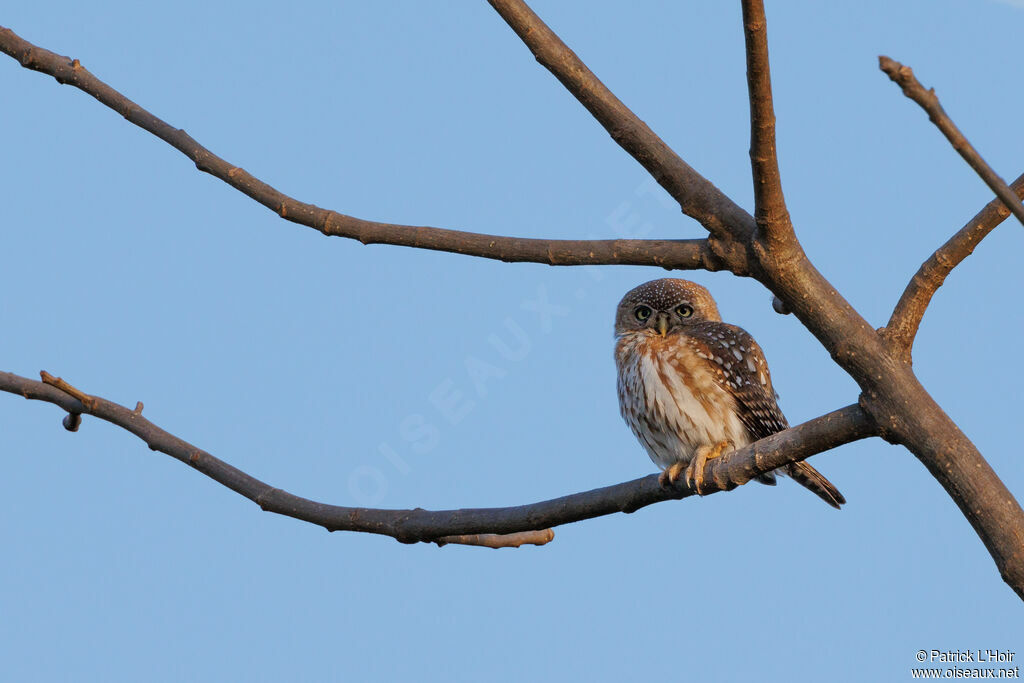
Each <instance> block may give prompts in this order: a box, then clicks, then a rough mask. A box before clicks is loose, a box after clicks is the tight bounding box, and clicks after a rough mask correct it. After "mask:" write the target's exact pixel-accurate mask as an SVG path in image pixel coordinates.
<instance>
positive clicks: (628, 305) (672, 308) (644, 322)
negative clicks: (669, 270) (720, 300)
mask: <svg viewBox="0 0 1024 683" xmlns="http://www.w3.org/2000/svg"><path fill="white" fill-rule="evenodd" d="M705 320H713V321H716V322H721V320H722V317H721V316H720V315H719V314H718V306H716V305H715V300H714V299H712V298H711V294H710V293H709V292H708V290H706V289H704V288H703V287H701V286H700V285H698V284H697V283H696V282H690V281H689V280H679V279H676V278H663V279H661V280H651V281H650V282H646V283H644V284H642V285H640V286H639V287H637V288H635V289H631V290H629V291H628V292H626V296H624V297H622V301H620V302H619V309H618V310H617V311H616V312H615V334H616V336H618V335H623V334H629V333H631V332H639V331H641V330H647V331H648V332H649V333H650V334H660V335H662V336H665V335H667V334H672V333H673V332H679V331H680V330H682V329H684V328H685V327H686V326H688V325H692V324H694V323H696V322H701V321H705Z"/></svg>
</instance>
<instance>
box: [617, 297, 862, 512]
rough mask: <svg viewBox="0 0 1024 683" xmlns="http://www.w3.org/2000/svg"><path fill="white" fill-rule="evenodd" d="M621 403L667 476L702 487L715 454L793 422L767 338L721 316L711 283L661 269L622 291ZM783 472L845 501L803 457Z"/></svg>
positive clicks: (829, 499) (768, 478)
mask: <svg viewBox="0 0 1024 683" xmlns="http://www.w3.org/2000/svg"><path fill="white" fill-rule="evenodd" d="M615 365H616V368H617V369H618V387H619V409H620V411H621V412H622V417H623V419H625V420H626V423H627V424H628V425H629V427H630V429H632V430H633V433H634V434H636V438H637V439H639V440H640V443H641V444H643V446H644V448H645V449H646V450H647V453H648V455H650V456H651V460H653V461H654V462H655V464H657V465H658V467H660V468H661V469H662V473H661V482H662V485H667V484H669V483H675V482H676V481H677V480H678V479H679V477H680V475H682V476H683V477H684V480H685V481H686V483H687V484H690V485H692V486H693V487H694V488H696V490H697V493H701V492H702V491H701V489H702V487H703V485H704V481H703V472H704V465H705V464H706V462H707V460H708V459H709V458H715V457H718V456H719V455H721V454H722V453H724V452H728V451H731V450H735V449H737V448H742V447H744V446H746V445H748V444H751V443H753V442H754V441H757V440H758V439H761V438H763V437H766V436H768V435H770V434H774V433H775V432H780V431H782V430H783V429H786V428H787V427H788V426H789V424H788V423H787V422H786V417H785V416H784V415H783V414H782V411H781V410H779V406H778V404H777V403H776V398H777V396H776V394H775V390H774V389H773V388H772V378H771V375H770V374H769V373H768V364H767V363H766V362H765V359H764V354H763V353H762V352H761V347H759V346H758V345H757V342H755V341H754V339H753V337H751V336H750V335H749V334H747V333H746V332H745V331H744V330H742V329H740V328H739V327H736V326H735V325H729V324H727V323H723V322H722V318H721V316H720V315H719V314H718V307H717V306H716V305H715V300H714V299H712V298H711V294H710V293H708V290H706V289H704V288H703V287H701V286H700V285H698V284H696V283H694V282H690V281H688V280H678V279H672V278H665V279H662V280H653V281H651V282H648V283H646V284H643V285H640V286H639V287H637V288H636V289H633V290H631V291H629V292H627V293H626V296H624V297H623V298H622V301H621V302H619V308H618V310H617V311H616V313H615ZM777 473H783V474H787V475H789V476H790V477H792V478H793V479H795V480H796V481H797V482H798V483H799V484H802V485H803V486H805V487H807V488H809V489H810V490H811V491H813V492H814V493H816V494H817V495H818V497H819V498H821V499H822V500H824V501H825V502H826V503H828V504H829V505H831V506H833V507H835V508H838V507H839V506H840V505H842V504H843V503H845V502H846V499H845V498H843V495H842V494H841V493H839V491H838V490H837V489H836V487H835V486H833V485H832V482H830V481H829V480H828V479H826V478H825V477H824V476H822V474H821V473H820V472H818V470H816V469H814V468H813V467H811V466H810V465H808V464H807V463H806V462H798V463H794V464H792V465H787V466H785V467H780V468H779V469H777V470H775V471H774V472H768V473H766V474H763V475H761V476H760V477H759V478H758V480H759V481H761V482H762V483H765V484H772V485H774V484H775V474H777Z"/></svg>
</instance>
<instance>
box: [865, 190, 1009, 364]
mask: <svg viewBox="0 0 1024 683" xmlns="http://www.w3.org/2000/svg"><path fill="white" fill-rule="evenodd" d="M1010 189H1012V190H1013V192H1014V193H1015V194H1016V195H1017V197H1020V198H1021V199H1024V175H1021V176H1020V177H1019V178H1017V179H1016V180H1014V181H1013V184H1012V185H1010ZM1009 215H1010V210H1009V209H1007V208H1006V204H1005V203H1004V202H1003V201H1002V200H1001V199H998V198H997V199H993V200H992V201H990V202H989V203H988V204H986V205H985V208H983V209H982V210H981V211H979V212H978V213H977V214H976V215H975V216H974V218H972V219H971V220H969V221H967V224H966V225H964V227H962V228H960V230H959V232H957V233H956V234H955V235H953V236H952V237H950V238H949V240H948V241H947V242H946V243H945V244H943V245H942V246H941V247H939V248H938V249H937V250H936V251H935V253H934V254H932V255H931V256H929V257H928V260H927V261H925V262H924V263H922V264H921V267H920V268H918V270H917V272H916V273H915V274H914V277H912V278H911V279H910V282H909V283H908V284H907V288H906V289H905V290H904V291H903V295H902V296H901V297H900V300H899V302H898V303H897V304H896V308H895V309H893V312H892V316H891V317H890V318H889V324H888V325H886V327H885V336H886V339H887V340H888V341H889V343H890V346H891V347H892V350H893V353H894V354H896V355H897V356H899V358H900V359H902V360H903V362H905V363H910V362H911V351H912V349H913V347H914V339H915V338H916V337H917V329H918V327H920V325H921V319H922V318H924V313H925V311H926V310H928V304H929V303H931V300H932V296H934V294H935V292H936V290H938V288H939V287H941V286H942V283H943V282H945V280H946V276H947V275H949V274H950V273H951V272H952V271H953V269H954V268H956V267H957V266H958V265H960V262H961V261H963V260H964V259H965V258H967V257H968V256H970V255H971V254H972V253H973V252H974V249H975V247H977V246H978V244H980V243H981V240H983V239H985V236H986V235H988V234H989V233H990V232H992V230H994V229H995V227H996V226H997V225H999V224H1000V223H1002V222H1003V221H1004V220H1006V217H1007V216H1009Z"/></svg>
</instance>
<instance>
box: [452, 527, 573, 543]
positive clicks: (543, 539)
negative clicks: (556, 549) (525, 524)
mask: <svg viewBox="0 0 1024 683" xmlns="http://www.w3.org/2000/svg"><path fill="white" fill-rule="evenodd" d="M554 538H555V532H554V530H552V529H538V530H536V531H520V532H519V533H517V534H463V535H462V536H442V537H441V538H439V539H437V540H436V541H434V543H436V544H437V545H438V547H442V546H445V545H447V544H449V543H458V544H460V545H478V546H481V547H484V548H518V547H520V546H523V545H547V544H548V543H550V542H551V541H553V540H554Z"/></svg>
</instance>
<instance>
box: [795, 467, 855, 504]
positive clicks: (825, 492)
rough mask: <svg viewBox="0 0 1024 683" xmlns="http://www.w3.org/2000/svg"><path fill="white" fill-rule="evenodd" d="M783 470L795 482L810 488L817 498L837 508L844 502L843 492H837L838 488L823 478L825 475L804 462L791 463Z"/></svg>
mask: <svg viewBox="0 0 1024 683" xmlns="http://www.w3.org/2000/svg"><path fill="white" fill-rule="evenodd" d="M784 472H785V473H786V474H788V475H789V476H791V477H793V479H794V481H796V483H798V484H800V485H801V486H803V487H805V488H808V489H810V490H811V491H813V492H814V493H815V494H816V495H817V496H818V498H821V499H822V500H823V501H825V502H826V503H828V504H829V505H831V506H832V507H834V508H835V509H837V510H838V509H839V506H840V505H842V504H843V503H845V502H846V499H845V498H843V494H841V493H839V489H837V488H836V487H835V486H833V485H832V482H830V481H829V480H828V479H826V478H825V475H823V474H822V473H821V472H819V471H818V470H816V469H814V468H813V467H811V466H810V465H808V464H807V463H806V462H797V463H793V464H792V465H789V466H788V467H786V469H785V470H784Z"/></svg>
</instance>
